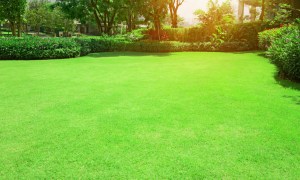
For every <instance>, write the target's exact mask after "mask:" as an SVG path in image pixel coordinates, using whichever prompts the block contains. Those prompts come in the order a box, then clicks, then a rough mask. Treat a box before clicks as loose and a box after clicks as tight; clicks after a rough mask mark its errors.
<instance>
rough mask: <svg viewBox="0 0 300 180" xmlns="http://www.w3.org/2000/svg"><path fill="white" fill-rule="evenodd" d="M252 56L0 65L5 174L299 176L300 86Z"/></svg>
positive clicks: (105, 57)
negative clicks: (280, 76) (276, 75)
mask: <svg viewBox="0 0 300 180" xmlns="http://www.w3.org/2000/svg"><path fill="white" fill-rule="evenodd" d="M275 72H276V70H275V67H274V66H273V65H271V64H270V63H269V62H268V60H267V59H266V58H263V57H261V56H260V55H259V53H171V54H143V53H103V54H93V55H90V56H86V57H81V58H77V59H70V60H49V61H1V62H0V100H1V106H0V123H1V128H0V153H1V155H0V179H33V178H39V179H43V178H52V179H57V178H59V179H68V178H72V177H73V178H90V179H91V178H100V177H101V178H103V179H104V178H105V179H107V178H111V179H125V178H130V179H141V178H148V179H166V178H171V179H183V178H187V179H202V178H218V179H219V178H225V179H232V178H236V179H245V178H253V179H256V178H259V179H298V178H299V177H300V163H299V162H300V91H299V89H300V86H299V84H294V83H290V82H288V81H281V82H278V81H276V80H275V79H274V74H275Z"/></svg>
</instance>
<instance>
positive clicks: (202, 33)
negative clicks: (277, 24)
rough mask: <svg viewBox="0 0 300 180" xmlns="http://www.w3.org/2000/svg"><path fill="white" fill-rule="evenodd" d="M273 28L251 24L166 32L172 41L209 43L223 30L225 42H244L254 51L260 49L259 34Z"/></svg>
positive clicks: (256, 23) (167, 30)
mask: <svg viewBox="0 0 300 180" xmlns="http://www.w3.org/2000/svg"><path fill="white" fill-rule="evenodd" d="M271 27H274V26H273V25H269V24H267V23H262V22H251V23H242V24H232V25H223V26H218V27H216V28H215V29H213V30H211V29H208V28H206V27H205V26H199V27H192V28H177V29H165V32H166V33H167V34H168V39H169V40H170V41H180V42H208V41H211V40H212V38H214V35H217V34H218V33H219V30H220V29H221V30H222V33H223V34H224V35H223V36H224V37H222V39H223V40H224V41H225V42H244V43H247V44H248V48H250V49H252V50H254V49H258V33H259V32H261V31H263V30H265V29H268V28H271Z"/></svg>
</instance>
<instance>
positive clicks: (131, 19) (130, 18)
mask: <svg viewBox="0 0 300 180" xmlns="http://www.w3.org/2000/svg"><path fill="white" fill-rule="evenodd" d="M132 22H133V18H132V13H131V12H130V13H129V15H128V21H127V32H131V31H132V24H133V23H132Z"/></svg>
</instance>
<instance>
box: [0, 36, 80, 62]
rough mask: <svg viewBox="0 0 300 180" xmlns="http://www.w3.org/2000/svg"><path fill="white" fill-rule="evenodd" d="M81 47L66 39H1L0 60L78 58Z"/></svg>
mask: <svg viewBox="0 0 300 180" xmlns="http://www.w3.org/2000/svg"><path fill="white" fill-rule="evenodd" d="M80 49H81V46H80V45H79V44H78V43H75V42H74V40H73V39H67V38H39V37H30V38H29V37H26V38H1V39H0V59H4V60H10V59H14V60H26V59H60V58H72V57H77V56H80Z"/></svg>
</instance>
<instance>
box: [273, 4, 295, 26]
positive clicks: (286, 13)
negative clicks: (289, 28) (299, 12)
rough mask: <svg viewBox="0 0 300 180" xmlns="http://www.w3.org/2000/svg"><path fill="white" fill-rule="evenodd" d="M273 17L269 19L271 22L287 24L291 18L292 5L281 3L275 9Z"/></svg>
mask: <svg viewBox="0 0 300 180" xmlns="http://www.w3.org/2000/svg"><path fill="white" fill-rule="evenodd" d="M274 12H275V17H274V18H273V20H272V21H271V22H272V23H273V24H288V23H291V22H292V21H293V20H292V6H291V5H289V4H284V3H281V4H279V6H278V9H276V10H275V11H274Z"/></svg>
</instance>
